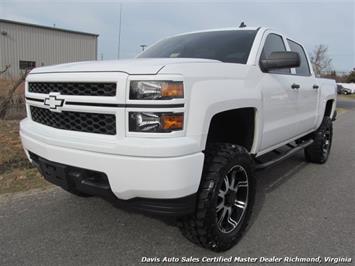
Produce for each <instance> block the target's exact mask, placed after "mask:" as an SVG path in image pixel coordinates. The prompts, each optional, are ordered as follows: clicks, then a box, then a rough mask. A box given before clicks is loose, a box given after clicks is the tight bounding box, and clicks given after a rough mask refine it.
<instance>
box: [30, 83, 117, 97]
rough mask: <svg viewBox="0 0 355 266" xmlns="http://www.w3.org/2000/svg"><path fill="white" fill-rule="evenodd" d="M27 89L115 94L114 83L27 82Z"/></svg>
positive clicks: (98, 94) (85, 93)
mask: <svg viewBox="0 0 355 266" xmlns="http://www.w3.org/2000/svg"><path fill="white" fill-rule="evenodd" d="M28 91H29V92H35V93H45V94H48V93H50V92H59V93H60V94H61V95H85V96H115V95H116V83H98V82H96V83H89V82H29V83H28Z"/></svg>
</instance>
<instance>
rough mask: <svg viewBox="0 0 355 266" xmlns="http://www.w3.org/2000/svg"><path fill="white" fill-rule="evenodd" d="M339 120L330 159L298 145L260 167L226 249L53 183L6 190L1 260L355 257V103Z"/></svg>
mask: <svg viewBox="0 0 355 266" xmlns="http://www.w3.org/2000/svg"><path fill="white" fill-rule="evenodd" d="M334 127H335V128H334V141H333V147H332V152H331V155H330V158H329V160H328V162H327V163H326V164H324V165H317V164H309V163H306V162H305V161H304V158H303V153H302V152H300V153H298V154H296V156H294V157H292V158H290V159H288V160H286V161H284V162H283V163H281V164H279V165H277V166H275V167H273V168H269V169H266V170H263V171H260V172H258V173H257V180H258V181H257V185H258V189H257V190H258V192H257V199H256V204H255V208H254V212H253V215H252V219H251V223H250V226H249V229H248V231H247V232H246V234H245V235H244V237H243V239H242V240H241V241H240V242H239V244H238V245H237V246H235V247H234V248H233V249H231V250H230V251H228V252H225V253H218V254H216V253H213V252H211V251H208V250H204V249H202V248H199V247H197V246H195V245H193V244H191V243H190V242H188V241H187V240H186V239H185V238H184V237H183V236H182V235H181V234H180V232H179V230H178V229H177V228H176V227H173V226H170V225H168V224H166V223H164V222H162V221H160V220H157V219H153V218H149V217H145V216H143V215H141V214H135V213H128V212H126V211H123V210H120V209H117V208H115V207H113V206H112V205H111V204H110V203H108V202H105V201H104V200H102V199H99V198H79V197H76V196H73V195H71V194H69V193H66V192H64V191H62V190H61V189H59V188H53V189H49V190H46V191H31V192H26V193H17V194H14V195H7V196H1V197H0V265H136V264H139V262H141V260H142V257H150V258H154V257H157V258H160V259H162V258H164V257H175V258H179V259H181V258H182V257H190V256H192V257H194V258H199V259H202V258H203V257H215V256H223V257H229V256H233V257H238V256H239V257H256V258H260V257H273V256H280V257H285V256H289V257H296V256H298V257H317V256H321V258H322V259H323V257H324V256H331V257H351V258H352V260H354V259H355V254H354V253H355V233H354V232H355V207H354V206H355V193H354V191H355V174H354V173H355V111H351V110H349V111H347V112H345V113H342V114H340V115H339V116H338V119H337V121H336V122H335V124H334ZM243 265H246V264H243ZM253 265H256V264H253ZM263 265H268V264H267V263H264V264H263ZM278 265H280V264H278ZM281 265H283V264H281ZM293 265H298V264H297V263H296V264H293ZM308 265H311V264H308ZM347 265H351V263H350V264H347ZM352 265H354V262H352Z"/></svg>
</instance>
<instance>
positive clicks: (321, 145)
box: [304, 116, 333, 163]
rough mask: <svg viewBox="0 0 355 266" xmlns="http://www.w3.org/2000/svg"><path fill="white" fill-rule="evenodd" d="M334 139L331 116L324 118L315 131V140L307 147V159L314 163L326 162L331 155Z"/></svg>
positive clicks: (305, 151)
mask: <svg viewBox="0 0 355 266" xmlns="http://www.w3.org/2000/svg"><path fill="white" fill-rule="evenodd" d="M332 139H333V122H332V120H331V119H330V117H328V116H326V117H324V118H323V121H322V124H321V125H320V127H319V128H318V130H317V131H316V132H314V133H313V140H314V142H313V143H312V144H311V145H310V146H308V147H307V148H305V150H304V154H305V157H306V160H307V161H309V162H313V163H325V162H326V161H327V159H328V157H329V153H330V149H331V146H332Z"/></svg>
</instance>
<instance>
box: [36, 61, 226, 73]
mask: <svg viewBox="0 0 355 266" xmlns="http://www.w3.org/2000/svg"><path fill="white" fill-rule="evenodd" d="M209 62H211V63H216V62H219V61H217V60H210V59H195V58H139V59H128V60H112V61H84V62H76V63H69V64H61V65H53V66H46V67H38V68H35V69H33V70H32V71H31V72H30V74H41V73H71V72H125V73H127V74H139V75H143V74H157V73H158V72H159V71H160V70H161V69H162V68H163V67H164V66H166V65H170V64H184V63H185V64H186V63H209Z"/></svg>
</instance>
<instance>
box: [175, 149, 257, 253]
mask: <svg viewBox="0 0 355 266" xmlns="http://www.w3.org/2000/svg"><path fill="white" fill-rule="evenodd" d="M254 196H255V179H254V174H253V161H252V159H251V157H250V155H249V154H248V151H247V150H246V149H245V148H243V147H241V146H238V145H233V144H226V143H219V144H211V145H210V146H209V147H207V149H206V158H205V165H204V170H203V176H202V180H201V184H200V188H199V191H198V199H197V206H196V211H195V213H194V214H192V215H189V216H187V217H183V218H182V219H181V220H180V222H179V225H180V229H181V231H182V233H183V235H184V236H185V237H187V238H188V239H189V240H190V241H192V242H194V243H195V244H198V245H200V246H202V247H204V248H208V249H211V250H213V251H225V250H228V249H230V248H231V247H233V246H234V245H235V244H236V243H237V242H238V240H239V239H240V238H241V236H242V233H243V231H244V230H245V228H246V226H247V223H248V220H249V217H250V215H251V210H252V207H253V202H254Z"/></svg>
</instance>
